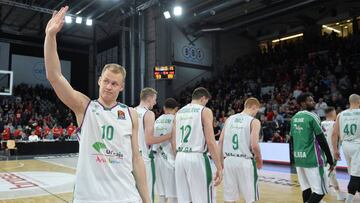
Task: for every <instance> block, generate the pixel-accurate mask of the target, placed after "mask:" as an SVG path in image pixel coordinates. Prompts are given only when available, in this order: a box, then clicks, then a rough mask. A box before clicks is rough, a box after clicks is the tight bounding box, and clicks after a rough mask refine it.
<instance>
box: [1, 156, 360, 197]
mask: <svg viewBox="0 0 360 203" xmlns="http://www.w3.org/2000/svg"><path fill="white" fill-rule="evenodd" d="M76 162H77V155H76V154H73V155H66V156H61V155H59V156H49V157H35V158H26V159H21V160H20V159H19V160H10V161H6V160H3V161H0V203H5V202H6V203H22V202H24V203H25V202H26V203H57V202H59V203H62V202H72V190H73V187H74V178H75V171H76ZM259 178H260V201H259V202H261V203H272V202H274V203H285V202H286V203H302V200H301V191H300V186H299V183H298V181H297V176H296V174H293V173H291V169H290V167H288V166H280V165H269V164H265V166H264V168H263V169H262V170H261V171H260V172H259ZM348 178H349V177H348V175H347V174H346V173H345V172H344V171H342V172H339V175H338V179H339V183H340V187H341V189H342V190H343V191H346V185H347V182H348ZM222 197H223V187H222V186H219V187H217V195H216V200H217V202H223V200H222ZM324 200H325V201H326V202H327V203H335V202H342V201H336V198H335V195H334V192H333V191H332V190H331V194H330V195H327V196H326V197H325V199H324ZM240 202H243V201H240ZM355 202H360V198H359V196H358V195H357V199H356V200H355Z"/></svg>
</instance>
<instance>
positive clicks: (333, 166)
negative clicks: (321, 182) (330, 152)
mask: <svg viewBox="0 0 360 203" xmlns="http://www.w3.org/2000/svg"><path fill="white" fill-rule="evenodd" d="M334 169H335V165H330V167H329V176H330V175H331V173H332V172H333V171H334Z"/></svg>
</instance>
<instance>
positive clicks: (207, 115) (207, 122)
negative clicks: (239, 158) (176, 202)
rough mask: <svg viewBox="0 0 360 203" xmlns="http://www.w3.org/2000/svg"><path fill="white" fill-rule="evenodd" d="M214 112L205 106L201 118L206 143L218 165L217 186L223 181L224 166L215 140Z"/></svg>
mask: <svg viewBox="0 0 360 203" xmlns="http://www.w3.org/2000/svg"><path fill="white" fill-rule="evenodd" d="M213 118H214V117H213V113H212V111H211V110H210V109H209V108H206V107H205V108H204V110H203V111H202V114H201V119H202V122H203V125H204V126H203V127H204V134H205V140H206V144H207V146H208V148H209V152H210V155H211V158H212V159H213V160H214V162H215V166H216V174H215V179H214V185H215V186H217V185H219V184H220V183H221V180H222V167H221V163H220V155H219V151H218V148H217V145H216V141H215V135H214V130H213Z"/></svg>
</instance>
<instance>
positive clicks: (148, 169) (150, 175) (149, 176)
mask: <svg viewBox="0 0 360 203" xmlns="http://www.w3.org/2000/svg"><path fill="white" fill-rule="evenodd" d="M144 164H145V170H146V182H147V186H148V191H149V195H150V200H151V202H154V201H153V200H154V190H153V189H154V187H153V170H152V167H153V166H155V164H153V163H152V161H144Z"/></svg>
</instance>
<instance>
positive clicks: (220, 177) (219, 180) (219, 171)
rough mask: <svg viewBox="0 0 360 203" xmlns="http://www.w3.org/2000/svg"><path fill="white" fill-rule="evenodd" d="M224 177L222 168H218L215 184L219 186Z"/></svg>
mask: <svg viewBox="0 0 360 203" xmlns="http://www.w3.org/2000/svg"><path fill="white" fill-rule="evenodd" d="M222 178H223V174H222V169H220V170H219V169H218V170H216V173H215V177H214V186H218V185H219V184H220V183H221V181H222Z"/></svg>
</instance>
